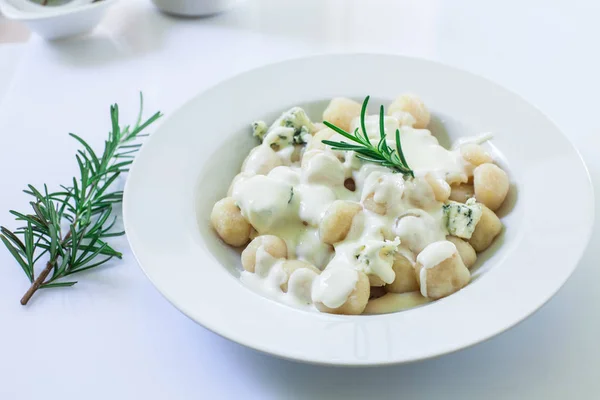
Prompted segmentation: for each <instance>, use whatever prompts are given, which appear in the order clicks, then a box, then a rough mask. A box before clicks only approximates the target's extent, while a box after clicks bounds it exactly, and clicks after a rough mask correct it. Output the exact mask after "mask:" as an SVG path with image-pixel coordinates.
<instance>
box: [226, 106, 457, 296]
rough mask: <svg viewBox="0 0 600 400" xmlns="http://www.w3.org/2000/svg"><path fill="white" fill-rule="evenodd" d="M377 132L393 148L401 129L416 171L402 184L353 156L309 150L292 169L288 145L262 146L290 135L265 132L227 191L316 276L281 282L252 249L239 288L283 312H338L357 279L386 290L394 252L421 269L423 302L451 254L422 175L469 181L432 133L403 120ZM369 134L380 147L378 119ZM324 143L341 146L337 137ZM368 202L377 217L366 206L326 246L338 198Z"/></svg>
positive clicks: (438, 208)
mask: <svg viewBox="0 0 600 400" xmlns="http://www.w3.org/2000/svg"><path fill="white" fill-rule="evenodd" d="M358 124H359V121H358V119H357V120H355V121H353V122H352V130H354V128H355V127H357V126H358ZM384 124H385V130H386V134H387V141H388V144H389V145H390V146H391V147H392V148H395V131H396V129H400V130H401V141H402V148H403V150H404V154H405V155H406V158H407V161H408V164H409V166H410V167H411V168H412V169H413V170H414V172H415V178H414V179H408V180H405V178H404V177H403V176H402V174H399V173H396V172H394V171H392V170H391V169H389V168H386V167H382V166H380V165H376V164H373V163H366V162H363V161H361V160H359V159H358V157H356V154H354V152H333V151H332V150H331V149H330V148H326V149H325V150H312V151H311V152H310V154H308V153H307V154H306V155H305V156H306V157H307V158H306V159H305V160H304V162H303V163H300V162H292V161H291V158H292V153H293V150H294V146H293V145H288V146H283V147H280V148H279V149H278V151H277V152H274V151H273V150H272V149H271V148H270V147H269V146H270V145H271V144H274V143H275V144H277V146H279V145H281V144H284V143H285V142H286V141H291V136H290V128H284V127H282V128H278V129H277V131H276V133H273V132H270V133H268V134H267V136H266V137H265V141H264V142H263V144H262V145H261V146H259V147H257V148H256V149H254V150H253V151H252V152H251V154H250V155H249V157H248V159H247V160H246V162H245V164H244V168H243V170H244V171H245V174H244V175H243V176H240V177H239V178H237V179H236V180H235V182H234V183H233V184H232V190H231V191H232V196H233V198H234V200H235V201H236V203H237V204H238V206H239V207H240V209H241V211H242V215H243V216H244V217H245V218H246V219H247V220H248V221H249V222H250V223H251V224H252V225H253V226H254V227H255V229H256V230H257V231H258V232H259V234H272V235H276V236H278V237H280V238H281V239H283V240H284V241H285V242H286V244H287V246H288V257H289V258H291V259H293V258H297V259H300V260H303V261H306V262H309V263H311V264H313V265H315V266H316V267H317V268H318V269H320V270H322V273H321V274H320V275H317V274H316V273H315V272H313V271H310V270H308V269H305V268H303V269H301V270H297V271H296V272H294V273H293V274H292V276H290V277H287V275H286V274H285V272H284V271H283V270H282V269H281V264H282V260H276V259H274V258H273V257H272V256H270V255H269V254H268V253H266V252H265V251H264V250H261V249H259V250H260V255H259V253H258V252H257V265H256V273H255V274H251V273H247V272H243V273H242V280H243V281H244V282H245V283H246V284H248V285H249V286H251V287H252V288H254V289H255V290H257V291H259V292H261V293H264V294H266V295H268V296H269V297H272V298H276V299H277V300H278V301H282V302H285V303H286V304H293V305H296V306H300V307H306V306H307V304H309V303H311V302H320V303H323V304H324V305H326V306H327V307H330V308H338V307H340V306H341V305H343V304H344V303H345V302H346V301H347V299H348V296H349V295H350V293H352V291H353V290H354V288H355V286H356V283H357V281H358V277H359V275H358V272H359V271H361V272H364V273H365V274H367V275H368V276H372V277H378V278H379V279H381V280H382V281H383V282H385V283H391V282H393V281H394V278H395V273H394V271H393V269H392V265H393V261H394V253H395V252H400V253H401V254H403V255H404V256H405V257H406V258H407V259H409V260H410V261H411V262H413V263H414V262H415V256H416V261H418V262H420V263H421V264H422V265H423V266H424V267H423V268H422V270H421V275H420V279H421V293H422V295H423V296H426V295H427V288H426V284H427V282H426V279H427V277H426V271H427V269H428V268H432V267H434V266H435V265H437V264H439V262H441V261H443V260H444V259H446V258H448V257H451V256H452V254H454V253H455V252H456V247H455V246H454V245H453V244H452V243H450V242H447V241H445V237H446V235H447V234H448V231H447V229H446V226H445V222H444V216H443V212H442V203H440V202H438V201H436V199H435V196H434V193H433V189H432V187H431V185H430V184H429V183H428V182H427V179H425V174H427V173H429V174H430V175H431V176H432V177H433V178H434V179H437V180H441V181H443V182H444V183H446V184H447V183H452V182H466V180H467V174H466V170H465V163H464V161H463V159H462V157H461V155H460V152H459V151H458V150H452V151H451V150H447V149H445V148H443V147H442V146H440V145H439V143H438V141H437V139H436V138H435V137H434V136H433V135H432V134H431V132H430V131H428V130H426V129H413V128H412V125H413V124H414V118H412V116H411V115H410V114H398V115H394V116H386V117H385V119H384ZM366 127H367V132H368V136H369V137H370V138H371V139H372V140H373V141H378V139H379V116H377V115H371V116H368V117H367V119H366ZM291 132H292V134H293V129H292V130H291ZM277 135H281V136H285V138H283V137H280V136H277ZM338 136H339V137H338ZM330 140H334V141H336V140H337V141H339V140H344V141H346V142H347V139H344V138H343V137H341V136H340V135H337V136H336V135H334V136H333V137H332V138H331V139H330ZM300 164H302V167H300ZM269 171H270V172H269ZM253 174H262V175H253ZM264 174H267V175H264ZM348 178H352V179H353V180H354V184H355V190H354V191H350V190H348V189H346V188H345V187H344V180H345V179H348ZM371 197H372V200H374V201H375V203H377V204H379V205H382V207H383V209H384V210H385V213H384V214H383V215H380V214H377V213H375V212H373V211H371V210H369V209H367V208H363V210H362V211H360V212H359V213H358V214H357V215H356V216H355V217H354V219H353V220H352V227H351V229H350V231H349V233H348V235H347V236H346V238H345V239H344V240H342V241H341V242H339V243H335V244H334V245H333V246H330V245H327V244H325V243H323V242H322V241H321V240H320V237H319V230H318V229H319V224H320V222H321V220H322V219H323V215H324V214H325V211H326V210H327V208H328V207H329V206H330V205H331V204H332V203H333V202H334V201H335V200H349V201H353V202H358V203H361V204H363V206H364V202H365V200H366V199H367V198H371ZM424 249H425V250H424ZM417 255H418V256H417ZM269 257H270V258H269ZM288 279H289V280H288ZM282 280H283V282H282ZM286 280H288V281H287V283H288V292H287V293H284V292H283V291H282V290H281V288H280V286H281V284H282V283H285V281H286ZM311 307H312V306H311Z"/></svg>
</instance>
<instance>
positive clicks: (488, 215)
mask: <svg viewBox="0 0 600 400" xmlns="http://www.w3.org/2000/svg"><path fill="white" fill-rule="evenodd" d="M481 211H482V212H481V218H480V219H479V222H478V223H477V225H476V226H475V230H474V231H473V235H471V239H469V243H470V244H471V246H473V248H474V249H475V251H476V252H478V253H480V252H482V251H484V250H485V249H487V248H488V247H490V245H491V244H492V242H493V241H494V239H495V238H496V236H498V234H499V233H500V232H501V231H502V222H501V221H500V218H498V216H497V215H496V214H494V212H493V211H492V210H490V209H489V208H488V207H486V206H485V205H483V204H482V205H481Z"/></svg>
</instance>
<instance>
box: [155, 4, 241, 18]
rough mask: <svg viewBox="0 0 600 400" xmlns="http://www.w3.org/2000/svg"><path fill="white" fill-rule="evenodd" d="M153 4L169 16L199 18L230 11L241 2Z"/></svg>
mask: <svg viewBox="0 0 600 400" xmlns="http://www.w3.org/2000/svg"><path fill="white" fill-rule="evenodd" d="M152 2H153V3H154V5H156V7H158V8H159V9H161V10H162V11H164V12H166V13H168V14H174V15H182V16H188V17H198V16H203V15H211V14H217V13H220V12H223V11H226V10H229V9H230V8H232V7H233V6H235V5H236V4H237V3H238V2H239V0H152Z"/></svg>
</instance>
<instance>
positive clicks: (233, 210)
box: [210, 197, 252, 247]
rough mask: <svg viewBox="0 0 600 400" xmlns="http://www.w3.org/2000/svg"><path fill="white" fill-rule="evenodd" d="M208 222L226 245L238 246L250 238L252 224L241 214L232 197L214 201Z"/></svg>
mask: <svg viewBox="0 0 600 400" xmlns="http://www.w3.org/2000/svg"><path fill="white" fill-rule="evenodd" d="M210 222H211V224H212V227H213V228H214V230H215V231H217V234H218V235H219V237H220V238H221V239H223V241H224V242H225V243H227V244H228V245H231V246H233V247H240V246H243V245H245V244H246V243H248V240H250V230H251V229H252V225H250V223H249V222H248V221H246V219H245V218H244V217H243V216H242V212H241V210H240V209H239V207H238V206H237V205H236V204H235V200H234V199H233V198H232V197H225V198H224V199H221V200H219V201H217V202H216V203H215V205H214V206H213V209H212V212H211V213H210Z"/></svg>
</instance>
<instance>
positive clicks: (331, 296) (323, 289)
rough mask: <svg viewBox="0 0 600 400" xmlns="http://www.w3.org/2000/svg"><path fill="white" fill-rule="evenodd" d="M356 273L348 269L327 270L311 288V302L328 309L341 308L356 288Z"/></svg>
mask: <svg viewBox="0 0 600 400" xmlns="http://www.w3.org/2000/svg"><path fill="white" fill-rule="evenodd" d="M356 282H358V273H357V272H356V271H355V270H353V269H349V268H343V267H339V268H328V269H326V270H325V271H323V272H322V273H321V275H319V276H318V277H317V278H316V279H315V281H314V283H313V286H312V300H313V301H314V302H319V303H323V304H324V305H326V306H327V307H329V308H338V307H341V306H342V305H343V304H344V303H345V302H346V300H347V299H348V296H350V293H352V291H353V290H354V288H355V287H356Z"/></svg>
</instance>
